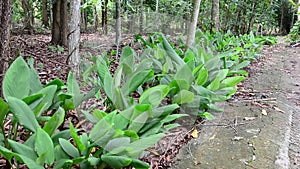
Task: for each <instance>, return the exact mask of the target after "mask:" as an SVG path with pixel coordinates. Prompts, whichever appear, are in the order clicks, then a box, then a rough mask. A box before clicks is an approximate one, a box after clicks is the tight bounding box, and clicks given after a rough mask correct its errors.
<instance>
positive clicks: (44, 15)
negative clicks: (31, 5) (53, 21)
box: [42, 0, 49, 28]
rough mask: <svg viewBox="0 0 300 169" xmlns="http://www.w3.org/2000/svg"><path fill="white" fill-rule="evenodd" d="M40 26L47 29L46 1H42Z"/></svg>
mask: <svg viewBox="0 0 300 169" xmlns="http://www.w3.org/2000/svg"><path fill="white" fill-rule="evenodd" d="M42 24H43V26H44V27H46V28H48V27H49V19H48V1H47V0H42Z"/></svg>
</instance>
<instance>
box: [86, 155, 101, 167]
mask: <svg viewBox="0 0 300 169" xmlns="http://www.w3.org/2000/svg"><path fill="white" fill-rule="evenodd" d="M87 160H88V162H89V163H90V165H91V166H98V165H99V164H100V162H101V159H100V158H96V157H89V158H88V159H87Z"/></svg>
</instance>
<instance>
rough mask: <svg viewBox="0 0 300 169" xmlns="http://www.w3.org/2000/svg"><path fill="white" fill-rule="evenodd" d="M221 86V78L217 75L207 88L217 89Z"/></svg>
mask: <svg viewBox="0 0 300 169" xmlns="http://www.w3.org/2000/svg"><path fill="white" fill-rule="evenodd" d="M219 88H220V79H219V78H218V77H217V78H215V79H214V80H213V81H212V82H211V83H210V84H209V85H208V86H207V89H209V90H212V91H215V90H218V89H219Z"/></svg>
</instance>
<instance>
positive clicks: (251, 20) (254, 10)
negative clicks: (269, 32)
mask: <svg viewBox="0 0 300 169" xmlns="http://www.w3.org/2000/svg"><path fill="white" fill-rule="evenodd" d="M257 4H258V3H257V0H253V1H252V10H251V15H250V21H249V25H248V30H247V33H248V34H249V33H250V31H251V29H252V27H253V25H254V19H255V12H256V7H257Z"/></svg>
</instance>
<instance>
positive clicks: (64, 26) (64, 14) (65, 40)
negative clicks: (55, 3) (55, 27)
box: [60, 0, 73, 46]
mask: <svg viewBox="0 0 300 169" xmlns="http://www.w3.org/2000/svg"><path fill="white" fill-rule="evenodd" d="M61 1H62V4H61V7H62V9H61V14H60V18H61V20H62V23H61V24H62V28H61V30H62V35H61V39H62V45H64V46H68V32H69V29H68V28H69V26H68V22H69V18H68V1H67V0H61ZM72 1H73V0H72Z"/></svg>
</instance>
